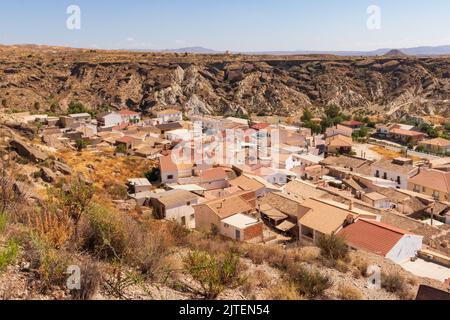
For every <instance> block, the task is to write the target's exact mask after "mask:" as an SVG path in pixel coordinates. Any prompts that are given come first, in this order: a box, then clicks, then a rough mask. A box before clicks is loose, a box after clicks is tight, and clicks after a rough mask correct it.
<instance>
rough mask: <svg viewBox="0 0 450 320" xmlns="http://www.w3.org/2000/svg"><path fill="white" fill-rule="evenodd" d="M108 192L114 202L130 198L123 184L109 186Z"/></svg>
mask: <svg viewBox="0 0 450 320" xmlns="http://www.w3.org/2000/svg"><path fill="white" fill-rule="evenodd" d="M106 191H107V192H108V194H109V195H110V196H111V197H112V198H113V199H114V200H126V199H127V198H128V190H127V188H126V187H125V186H124V185H121V184H117V183H110V184H107V185H106Z"/></svg>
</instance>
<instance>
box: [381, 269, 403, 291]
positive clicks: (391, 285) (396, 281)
mask: <svg viewBox="0 0 450 320" xmlns="http://www.w3.org/2000/svg"><path fill="white" fill-rule="evenodd" d="M405 282H406V280H405V278H403V277H402V276H401V275H400V274H398V273H392V274H385V273H383V274H382V275H381V287H382V288H384V289H385V290H386V291H388V292H392V293H396V294H402V293H403V292H404V291H405V290H406V285H405Z"/></svg>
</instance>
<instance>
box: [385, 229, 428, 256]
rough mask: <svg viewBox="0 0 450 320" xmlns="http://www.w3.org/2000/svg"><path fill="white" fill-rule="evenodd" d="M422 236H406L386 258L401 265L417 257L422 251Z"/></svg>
mask: <svg viewBox="0 0 450 320" xmlns="http://www.w3.org/2000/svg"><path fill="white" fill-rule="evenodd" d="M422 241H423V237H422V236H416V235H410V234H406V235H404V236H403V238H401V239H400V241H399V242H397V244H396V245H395V246H394V247H393V248H392V249H391V251H389V253H388V254H387V255H386V258H388V259H390V260H392V261H394V262H395V263H401V262H404V261H407V260H408V259H411V258H413V257H415V256H416V255H417V252H418V251H420V250H421V249H422Z"/></svg>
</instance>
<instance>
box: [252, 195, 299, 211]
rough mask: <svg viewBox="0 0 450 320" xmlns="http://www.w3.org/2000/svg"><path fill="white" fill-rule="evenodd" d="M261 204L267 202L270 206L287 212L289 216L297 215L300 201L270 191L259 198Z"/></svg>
mask: <svg viewBox="0 0 450 320" xmlns="http://www.w3.org/2000/svg"><path fill="white" fill-rule="evenodd" d="M261 204H262V205H264V204H268V205H270V206H271V207H272V208H274V209H277V210H278V211H280V212H282V213H284V214H287V215H289V216H293V217H297V216H298V213H299V208H300V201H298V200H297V199H294V198H293V197H290V196H288V195H286V194H282V193H280V192H270V193H268V194H266V195H265V197H264V198H262V199H261Z"/></svg>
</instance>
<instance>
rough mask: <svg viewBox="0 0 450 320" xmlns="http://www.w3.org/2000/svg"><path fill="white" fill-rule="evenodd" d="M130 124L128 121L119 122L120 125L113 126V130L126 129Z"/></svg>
mask: <svg viewBox="0 0 450 320" xmlns="http://www.w3.org/2000/svg"><path fill="white" fill-rule="evenodd" d="M128 126H129V124H128V123H122V124H119V125H118V126H115V127H113V128H112V130H113V131H121V130H125V129H126V128H128Z"/></svg>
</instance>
